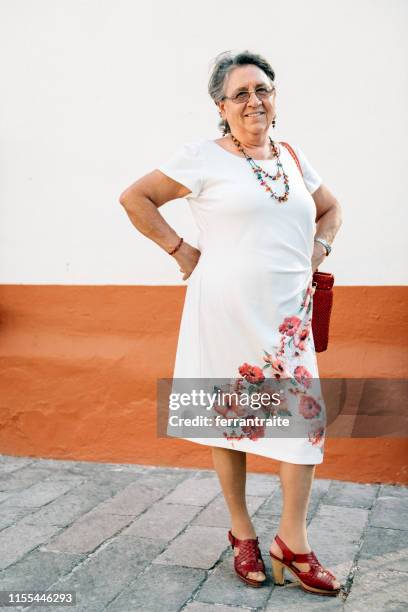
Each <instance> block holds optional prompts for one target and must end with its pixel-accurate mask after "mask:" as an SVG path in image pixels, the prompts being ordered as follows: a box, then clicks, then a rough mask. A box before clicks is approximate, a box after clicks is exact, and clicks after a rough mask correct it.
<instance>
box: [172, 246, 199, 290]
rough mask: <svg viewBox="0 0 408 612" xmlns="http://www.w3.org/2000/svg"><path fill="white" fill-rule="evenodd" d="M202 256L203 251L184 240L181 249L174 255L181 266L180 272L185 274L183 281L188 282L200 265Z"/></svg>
mask: <svg viewBox="0 0 408 612" xmlns="http://www.w3.org/2000/svg"><path fill="white" fill-rule="evenodd" d="M200 256H201V251H200V250H199V249H196V248H195V247H193V246H191V244H189V243H188V242H185V241H184V240H183V242H182V243H181V246H180V248H179V249H178V250H177V251H176V252H175V253H174V255H172V257H174V259H175V260H176V261H177V263H178V264H179V266H180V272H182V273H183V280H187V279H188V278H189V276H190V275H191V274H192V272H193V270H194V268H195V267H196V265H197V264H198V260H199V259H200Z"/></svg>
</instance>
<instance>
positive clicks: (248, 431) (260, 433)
mask: <svg viewBox="0 0 408 612" xmlns="http://www.w3.org/2000/svg"><path fill="white" fill-rule="evenodd" d="M241 430H242V431H243V432H244V434H245V435H246V437H248V438H249V439H250V440H258V438H264V437H265V427H264V426H263V425H251V424H249V425H241Z"/></svg>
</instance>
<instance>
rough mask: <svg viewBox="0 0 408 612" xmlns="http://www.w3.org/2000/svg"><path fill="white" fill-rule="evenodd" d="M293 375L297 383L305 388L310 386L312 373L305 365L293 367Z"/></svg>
mask: <svg viewBox="0 0 408 612" xmlns="http://www.w3.org/2000/svg"><path fill="white" fill-rule="evenodd" d="M293 375H294V377H295V379H296V380H297V382H298V383H300V384H302V385H304V386H305V387H307V388H309V387H310V385H311V378H312V375H311V373H310V372H309V370H308V369H307V368H305V366H297V367H296V368H295V371H294V372H293Z"/></svg>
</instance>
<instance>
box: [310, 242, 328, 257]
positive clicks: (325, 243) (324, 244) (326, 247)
mask: <svg viewBox="0 0 408 612" xmlns="http://www.w3.org/2000/svg"><path fill="white" fill-rule="evenodd" d="M314 240H315V242H320V244H322V245H323V246H324V248H325V249H326V257H327V255H328V254H329V253H330V251H331V250H332V248H331V246H330V244H329V243H328V242H327V240H325V239H324V238H315V239H314Z"/></svg>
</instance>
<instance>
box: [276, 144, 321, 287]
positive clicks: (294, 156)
mask: <svg viewBox="0 0 408 612" xmlns="http://www.w3.org/2000/svg"><path fill="white" fill-rule="evenodd" d="M279 144H281V145H283V146H284V147H285V148H286V149H287V150H288V151H289V153H290V154H291V156H292V157H293V159H294V160H295V162H296V165H297V167H298V168H299V172H300V174H301V175H302V178H303V172H302V166H301V165H300V161H299V158H298V156H297V155H296V153H295V151H294V150H293V148H292V147H291V146H290V144H289V143H288V142H283V140H281V141H279ZM321 274H322V272H319V270H318V269H317V268H316V270H315V272H314V274H313V281H314V284H316V285H317V284H318V282H317V281H318V280H319V281H320V283H321V280H322V277H321V276H319V277H318V275H321ZM323 274H324V272H323ZM329 282H330V281H329ZM332 286H333V283H332ZM319 288H320V284H319ZM325 288H326V287H325ZM327 289H330V287H327Z"/></svg>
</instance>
